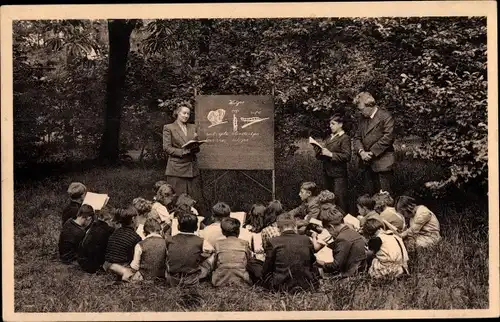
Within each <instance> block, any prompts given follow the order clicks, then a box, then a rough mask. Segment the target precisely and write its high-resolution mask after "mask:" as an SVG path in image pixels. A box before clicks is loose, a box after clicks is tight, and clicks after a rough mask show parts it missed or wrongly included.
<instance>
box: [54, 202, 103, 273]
mask: <svg viewBox="0 0 500 322" xmlns="http://www.w3.org/2000/svg"><path fill="white" fill-rule="evenodd" d="M93 217H94V209H93V208H92V207H91V206H89V205H82V206H81V207H80V210H79V211H78V213H77V215H76V218H75V219H73V218H70V219H68V220H67V221H66V222H65V223H64V225H63V227H62V230H61V233H60V235H59V258H60V259H61V261H62V262H63V263H64V264H74V263H76V260H77V253H78V247H79V245H80V243H81V241H82V240H83V238H84V237H85V233H86V229H87V227H88V226H89V225H90V223H91V222H92V219H93Z"/></svg>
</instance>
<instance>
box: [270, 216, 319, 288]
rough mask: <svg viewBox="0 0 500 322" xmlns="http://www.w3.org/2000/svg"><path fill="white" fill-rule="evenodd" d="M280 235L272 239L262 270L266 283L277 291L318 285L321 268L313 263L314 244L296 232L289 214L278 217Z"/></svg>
mask: <svg viewBox="0 0 500 322" xmlns="http://www.w3.org/2000/svg"><path fill="white" fill-rule="evenodd" d="M277 223H278V228H279V229H280V231H281V235H280V236H278V237H273V238H271V239H270V240H269V246H268V247H267V249H266V259H265V262H264V267H263V270H262V276H263V277H264V285H265V286H267V287H269V288H270V289H271V290H275V291H289V292H295V291H300V290H314V289H316V288H317V287H318V286H319V279H318V278H319V271H318V269H317V267H315V266H314V263H315V262H316V257H315V256H314V246H313V244H312V242H311V240H310V239H309V237H307V236H306V235H299V234H297V227H296V225H295V220H294V219H293V217H291V216H290V215H289V214H286V215H282V216H280V217H279V218H278V221H277Z"/></svg>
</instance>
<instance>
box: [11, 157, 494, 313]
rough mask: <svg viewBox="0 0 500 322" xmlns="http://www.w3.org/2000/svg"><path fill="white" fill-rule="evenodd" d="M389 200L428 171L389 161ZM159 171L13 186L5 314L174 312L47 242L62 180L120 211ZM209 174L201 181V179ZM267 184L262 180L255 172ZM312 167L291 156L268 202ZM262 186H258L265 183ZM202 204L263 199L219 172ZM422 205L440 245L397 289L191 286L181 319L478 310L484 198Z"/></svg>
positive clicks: (166, 293) (286, 197)
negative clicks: (189, 314)
mask: <svg viewBox="0 0 500 322" xmlns="http://www.w3.org/2000/svg"><path fill="white" fill-rule="evenodd" d="M399 158H400V161H399V162H398V165H397V168H396V173H395V177H396V180H395V181H396V182H397V184H395V192H396V193H397V194H401V193H405V192H410V191H413V190H414V189H413V188H415V187H418V186H421V185H422V183H423V182H425V181H426V180H434V179H437V178H440V176H441V173H442V171H441V169H440V168H439V167H437V166H435V165H433V164H428V163H424V162H420V161H415V160H405V159H404V158H402V157H399ZM163 170H164V169H163V168H144V167H120V168H114V169H97V168H96V169H93V170H90V171H84V172H78V173H70V174H61V175H59V176H52V177H51V178H47V179H43V180H37V181H32V182H26V181H25V182H23V183H17V184H16V186H15V191H14V193H15V195H14V198H15V204H14V236H15V246H14V247H15V258H14V265H15V266H14V273H15V295H14V296H15V299H14V300H15V311H16V312H117V311H121V312H140V311H150V312H162V311H163V312H164V311H181V312H182V311H184V310H185V308H184V307H182V306H181V305H180V304H179V303H178V299H179V294H180V290H178V289H174V288H167V287H166V286H164V285H161V284H151V283H142V284H121V283H118V284H117V283H115V282H114V278H113V277H111V276H109V275H105V274H97V275H91V274H87V273H84V272H83V271H80V270H79V269H78V267H68V266H65V265H62V264H60V263H59V262H58V257H57V239H58V235H59V229H60V211H61V210H62V208H63V207H64V205H65V203H66V202H67V199H66V194H65V191H66V188H67V186H68V184H69V183H70V182H71V181H81V182H84V183H85V184H86V185H87V187H88V188H89V190H90V191H97V192H107V193H108V194H109V195H110V198H111V199H110V204H112V205H113V206H126V205H128V204H129V203H130V202H131V201H132V198H134V197H137V196H144V197H147V198H150V197H151V196H152V195H153V191H152V186H153V184H154V182H155V181H156V180H160V179H164V177H163ZM350 172H351V174H350V175H351V178H350V189H351V195H350V199H351V200H350V203H351V205H352V206H353V205H354V200H355V199H356V197H357V195H358V193H357V191H360V188H361V181H360V178H359V175H357V174H356V173H355V171H354V169H351V171H350ZM216 174H217V173H216V172H215V174H214V173H209V174H204V180H205V182H208V181H211V180H212V179H213V178H215V176H216ZM252 175H253V176H254V177H255V178H257V179H258V180H260V181H262V182H264V183H266V184H270V182H271V178H270V175H269V173H265V172H262V173H261V172H255V173H252ZM321 176H322V173H321V170H320V165H319V164H318V162H317V161H316V160H315V159H314V158H312V157H311V156H310V155H308V154H307V153H304V152H302V153H298V154H296V155H295V156H293V157H290V158H288V159H287V160H286V161H285V162H281V163H280V164H279V166H278V165H277V169H276V197H277V198H278V199H281V200H282V202H283V203H284V205H285V206H286V207H287V208H290V207H293V206H295V205H297V204H298V202H299V201H298V190H299V188H298V186H299V184H300V182H301V181H306V180H314V181H316V182H318V183H321V182H322V178H321ZM266 180H267V181H266ZM204 194H205V198H207V199H209V203H213V202H216V201H217V200H223V201H226V202H228V203H229V204H230V205H231V206H232V207H233V209H235V210H247V209H248V207H249V205H250V204H251V203H253V202H254V201H258V200H261V201H267V200H269V199H270V194H269V193H268V192H267V191H266V190H264V189H262V188H259V186H257V185H255V184H254V183H252V182H251V181H249V180H245V177H244V176H241V175H235V174H228V175H226V176H225V177H223V178H221V179H220V180H219V181H218V182H217V184H216V190H214V189H206V191H204ZM469 197H470V196H465V195H462V196H458V197H457V196H455V197H454V198H453V199H450V198H449V199H448V200H438V201H432V202H431V201H429V203H427V204H428V205H429V207H430V208H431V210H433V211H434V212H435V213H436V215H437V216H438V218H439V220H440V223H441V227H442V228H441V232H442V236H443V240H442V242H441V243H440V244H439V246H438V247H437V248H436V249H435V250H434V251H427V252H422V253H419V254H416V255H414V256H412V257H411V258H410V261H411V262H410V269H411V276H409V277H406V278H404V279H402V280H399V281H393V282H377V281H373V280H370V279H368V278H367V277H366V276H360V277H356V278H352V279H346V280H342V281H332V280H329V279H327V280H324V283H323V286H322V290H321V291H320V292H317V293H312V294H311V293H301V294H297V295H284V294H281V295H280V294H271V293H268V292H265V291H263V290H261V289H258V288H252V289H248V290H237V289H230V288H229V289H214V288H212V287H211V286H210V285H209V284H205V285H202V286H201V290H200V291H201V294H202V295H203V297H204V301H203V302H202V304H201V305H200V306H198V307H195V308H191V309H190V311H270V310H282V311H284V310H286V311H293V310H376V309H390V310H404V309H434V310H435V309H485V308H488V226H487V223H488V210H487V198H484V200H483V199H469Z"/></svg>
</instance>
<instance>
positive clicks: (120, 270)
mask: <svg viewBox="0 0 500 322" xmlns="http://www.w3.org/2000/svg"><path fill="white" fill-rule="evenodd" d="M107 271H110V272H113V273H115V274H116V275H118V276H120V277H121V278H122V281H129V280H130V278H131V277H132V276H133V275H134V272H133V271H132V269H130V268H128V267H125V266H122V265H120V264H116V263H113V264H111V265H109V267H108V268H107Z"/></svg>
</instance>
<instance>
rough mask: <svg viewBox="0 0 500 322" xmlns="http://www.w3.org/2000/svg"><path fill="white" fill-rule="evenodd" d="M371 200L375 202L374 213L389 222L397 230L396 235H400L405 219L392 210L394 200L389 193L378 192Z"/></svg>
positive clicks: (394, 209) (404, 226)
mask: <svg viewBox="0 0 500 322" xmlns="http://www.w3.org/2000/svg"><path fill="white" fill-rule="evenodd" d="M373 200H374V201H375V211H376V212H377V213H378V214H379V215H380V218H382V219H384V220H386V221H387V222H389V223H390V224H391V225H393V226H394V227H396V228H397V231H398V233H401V232H402V231H403V230H404V229H405V228H406V225H405V218H404V217H403V215H401V214H399V213H398V212H397V211H396V208H394V199H392V197H391V195H390V193H389V192H387V191H383V190H380V192H378V193H376V194H375V195H373Z"/></svg>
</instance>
